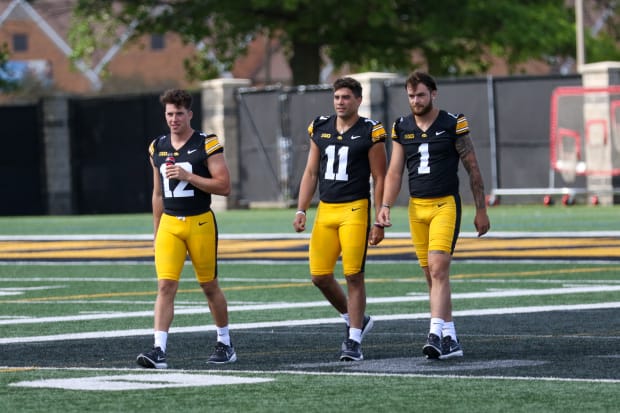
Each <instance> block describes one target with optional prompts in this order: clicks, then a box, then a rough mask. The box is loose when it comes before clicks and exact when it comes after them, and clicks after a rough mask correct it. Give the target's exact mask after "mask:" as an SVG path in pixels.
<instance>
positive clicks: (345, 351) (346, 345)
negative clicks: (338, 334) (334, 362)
mask: <svg viewBox="0 0 620 413" xmlns="http://www.w3.org/2000/svg"><path fill="white" fill-rule="evenodd" d="M360 360H364V355H363V354H362V345H361V344H360V343H358V342H357V341H355V340H351V339H350V338H348V339H346V340H345V341H344V342H343V343H342V350H341V352H340V361H360Z"/></svg>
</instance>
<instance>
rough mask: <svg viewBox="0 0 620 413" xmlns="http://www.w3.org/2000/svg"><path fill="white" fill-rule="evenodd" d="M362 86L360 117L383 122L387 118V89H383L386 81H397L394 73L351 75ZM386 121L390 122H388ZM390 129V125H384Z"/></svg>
mask: <svg viewBox="0 0 620 413" xmlns="http://www.w3.org/2000/svg"><path fill="white" fill-rule="evenodd" d="M351 77H353V78H354V79H356V80H357V81H358V82H360V84H361V85H362V94H363V99H362V104H361V105H360V108H359V114H360V116H364V117H367V118H371V119H374V120H379V121H383V118H384V117H385V113H384V112H385V111H384V108H385V106H384V104H385V89H384V87H383V85H384V83H385V81H386V80H390V79H397V78H398V75H396V74H394V73H383V72H363V73H356V74H353V75H351ZM386 121H389V119H388V120H386ZM383 126H385V127H386V129H387V128H389V125H383Z"/></svg>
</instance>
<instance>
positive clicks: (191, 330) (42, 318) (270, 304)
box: [0, 206, 620, 412]
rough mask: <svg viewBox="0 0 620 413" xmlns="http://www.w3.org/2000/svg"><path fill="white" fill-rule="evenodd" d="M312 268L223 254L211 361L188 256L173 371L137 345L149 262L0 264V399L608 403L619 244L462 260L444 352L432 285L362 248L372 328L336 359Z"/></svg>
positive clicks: (264, 222)
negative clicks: (594, 257)
mask: <svg viewBox="0 0 620 413" xmlns="http://www.w3.org/2000/svg"><path fill="white" fill-rule="evenodd" d="M405 213H406V212H405V211H404V209H400V208H396V210H395V212H394V221H395V228H394V229H393V231H394V232H401V231H402V232H406V230H407V229H406V218H405ZM619 213H620V209H618V208H617V207H609V208H601V207H587V206H573V207H560V206H555V207H550V208H544V207H542V206H528V207H508V206H499V207H494V208H491V209H489V214H490V216H491V220H492V226H493V229H494V230H495V231H509V232H513V231H563V232H572V231H589V232H592V231H595V232H596V231H601V232H602V231H606V232H607V231H618V230H619V228H618V222H619V221H620V220H618V217H619V216H620V215H619ZM293 215H294V211H292V210H288V211H280V210H258V211H254V210H252V211H248V210H246V211H227V212H222V213H220V214H218V219H219V227H220V231H221V233H222V234H247V233H288V232H292V226H291V221H292V219H293ZM310 215H312V213H311V214H310ZM472 217H473V215H472V210H471V209H469V210H468V209H466V210H465V214H464V219H463V228H462V230H463V231H473V228H472V225H471V221H472V219H473V218H472ZM150 225H151V221H150V216H148V215H122V216H103V217H98V216H84V217H17V218H16V217H10V218H9V217H4V218H0V235H4V236H8V235H20V234H21V235H40V234H43V235H59V234H148V233H150V230H151V229H150ZM568 237H569V238H570V235H569V236H568ZM614 237H618V235H613V234H612V235H611V238H614ZM536 248H539V247H533V248H532V250H533V251H534V250H535V249H536ZM307 271H308V269H307V263H306V262H305V261H304V260H297V261H295V260H293V261H282V262H276V261H273V262H270V261H269V262H268V261H265V262H262V261H253V262H236V261H227V260H223V261H222V262H221V264H220V279H221V285H222V287H223V288H224V291H225V293H226V296H227V299H228V301H229V311H230V320H231V330H232V337H233V340H234V341H235V346H236V348H237V353H238V357H239V360H238V362H237V363H235V364H232V365H227V366H222V367H212V366H209V365H207V364H206V363H205V359H206V357H207V356H208V354H209V352H210V350H211V347H212V345H213V344H214V343H213V341H214V338H215V333H214V331H213V328H212V321H211V318H210V315H209V313H208V311H207V307H206V305H205V302H204V298H203V297H202V295H201V293H200V291H199V288H198V286H197V285H196V283H195V281H194V278H193V274H192V271H191V268H189V267H187V268H186V269H185V271H184V274H183V278H182V282H181V286H180V289H179V290H180V291H179V294H178V296H177V301H176V315H175V320H174V324H173V329H172V330H171V337H170V339H169V354H168V357H169V360H168V362H169V364H170V369H169V370H167V371H146V370H141V369H139V368H138V367H137V365H136V364H135V362H134V360H135V356H136V355H137V354H138V353H139V352H141V351H143V350H145V349H146V348H147V347H148V346H150V344H151V324H152V309H153V300H154V297H155V286H156V283H155V279H154V274H153V266H152V264H151V263H149V262H137V263H133V264H126V263H118V262H87V261H86V262H84V261H75V262H72V261H67V262H63V261H60V262H53V263H38V262H37V260H32V261H29V262H19V263H14V262H10V261H5V262H0V349H1V354H2V360H1V361H0V410H1V411H3V412H39V411H47V412H78V411H79V412H84V411H93V412H129V411H131V412H134V411H140V412H161V411H167V410H170V411H183V412H185V411H200V412H204V411H217V412H243V411H248V412H290V411H294V410H297V409H303V410H304V411H307V412H332V411H360V412H383V411H395V412H416V411H425V412H445V411H458V412H469V411H471V412H474V411H475V412H500V411H501V412H504V411H505V412H526V411H527V412H531V411H544V412H573V411H575V412H577V411H579V412H580V411H589V412H608V411H615V410H616V409H617V406H618V405H619V403H620V392H618V389H619V388H620V387H619V385H620V351H619V350H618V348H620V317H618V311H620V260H617V259H611V260H605V261H601V262H597V261H592V262H590V261H588V262H583V261H571V260H562V261H558V262H553V261H546V260H540V259H536V257H533V258H532V259H531V260H523V261H506V260H502V261H494V260H480V261H479V262H477V261H476V260H473V261H467V262H465V261H456V262H455V263H454V265H453V271H452V289H453V302H454V311H455V320H456V323H457V329H458V331H459V336H460V338H461V341H462V343H463V346H464V350H465V357H464V358H463V359H459V360H453V361H445V362H438V361H429V360H425V359H424V358H423V357H422V354H421V351H420V350H421V347H422V344H423V343H424V336H425V333H426V331H427V328H428V301H427V297H426V285H425V282H424V280H423V278H422V274H421V271H420V270H419V268H418V267H417V264H416V263H415V262H413V261H411V260H408V261H407V260H404V261H402V262H401V261H398V260H392V261H390V260H386V261H374V260H371V261H369V263H368V265H367V268H366V278H367V295H368V308H367V310H368V311H367V312H368V313H369V314H371V315H372V316H373V317H374V318H375V328H374V329H373V331H372V332H371V333H370V334H369V335H368V336H367V337H366V339H365V340H364V344H363V349H364V355H365V360H364V361H362V362H356V363H341V362H339V361H337V355H338V351H339V346H340V342H341V340H342V337H343V333H344V327H343V324H342V321H341V320H340V319H339V318H338V317H337V314H335V312H334V310H332V309H331V307H329V306H328V305H327V303H326V302H325V301H324V300H323V298H322V296H321V295H320V293H319V292H318V290H317V289H316V288H315V287H313V286H312V285H311V283H310V282H309V278H308V274H307ZM339 271H340V266H338V268H337V272H339Z"/></svg>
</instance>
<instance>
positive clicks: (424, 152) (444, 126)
mask: <svg viewBox="0 0 620 413" xmlns="http://www.w3.org/2000/svg"><path fill="white" fill-rule="evenodd" d="M468 133H469V125H468V123H467V119H466V118H465V116H464V115H462V114H458V115H453V114H451V113H448V112H446V111H445V110H440V111H439V114H438V116H437V119H435V121H434V122H433V124H432V125H431V126H430V127H429V128H428V130H426V131H423V130H421V129H420V128H419V127H418V125H417V124H416V122H415V118H414V117H413V115H409V116H404V117H401V118H399V119H398V120H396V122H394V126H393V127H392V139H393V141H394V142H398V143H400V144H401V145H403V148H404V150H405V162H406V165H407V170H408V172H409V194H410V196H412V197H415V198H432V197H440V196H447V195H457V194H458V192H459V177H458V167H459V160H460V157H459V154H458V152H457V151H456V147H455V142H456V140H457V139H459V138H461V137H463V136H466V135H467V134H468Z"/></svg>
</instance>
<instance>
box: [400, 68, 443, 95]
mask: <svg viewBox="0 0 620 413" xmlns="http://www.w3.org/2000/svg"><path fill="white" fill-rule="evenodd" d="M420 83H422V84H423V85H426V87H427V88H428V89H429V90H430V91H431V92H432V91H434V90H437V83H435V79H433V77H432V76H431V75H429V74H428V73H425V72H421V71H415V72H413V73H412V74H411V75H409V77H408V78H407V81H406V82H405V89H406V88H407V86H409V85H411V87H412V88H414V89H415V88H417V87H418V85H419V84H420Z"/></svg>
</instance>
